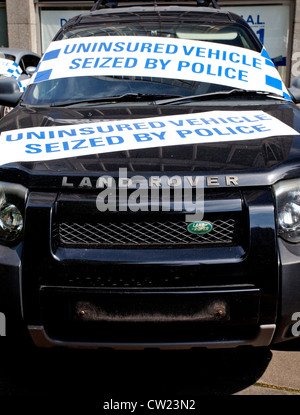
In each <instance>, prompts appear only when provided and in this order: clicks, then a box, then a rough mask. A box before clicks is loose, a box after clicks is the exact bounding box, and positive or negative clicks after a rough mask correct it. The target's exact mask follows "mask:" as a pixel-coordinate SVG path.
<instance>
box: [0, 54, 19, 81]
mask: <svg viewBox="0 0 300 415" xmlns="http://www.w3.org/2000/svg"><path fill="white" fill-rule="evenodd" d="M21 74H22V69H21V68H20V66H19V65H18V64H17V63H16V62H14V61H12V60H9V59H3V58H0V75H3V76H7V77H9V78H15V79H18V78H19V77H20V75H21Z"/></svg>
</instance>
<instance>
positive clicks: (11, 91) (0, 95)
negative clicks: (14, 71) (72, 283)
mask: <svg viewBox="0 0 300 415" xmlns="http://www.w3.org/2000/svg"><path fill="white" fill-rule="evenodd" d="M21 96H22V92H21V91H20V88H19V85H18V82H17V81H16V80H15V79H14V78H1V79H0V105H3V106H6V107H15V106H16V105H17V104H18V102H19V100H20V98H21Z"/></svg>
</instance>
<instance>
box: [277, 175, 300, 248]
mask: <svg viewBox="0 0 300 415" xmlns="http://www.w3.org/2000/svg"><path fill="white" fill-rule="evenodd" d="M274 191H275V197H276V208H277V233H278V235H279V236H280V237H281V238H283V239H285V240H286V241H288V242H293V243H299V242H300V180H298V179H295V180H287V181H282V182H279V183H277V184H276V185H275V186H274Z"/></svg>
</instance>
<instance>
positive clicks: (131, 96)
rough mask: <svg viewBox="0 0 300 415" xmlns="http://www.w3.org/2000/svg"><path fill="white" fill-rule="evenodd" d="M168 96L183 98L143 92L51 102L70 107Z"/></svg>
mask: <svg viewBox="0 0 300 415" xmlns="http://www.w3.org/2000/svg"><path fill="white" fill-rule="evenodd" d="M166 97H168V99H177V98H181V97H182V95H172V94H142V93H128V94H123V95H116V96H112V97H103V98H94V99H85V100H81V101H76V100H72V101H71V100H70V101H61V102H53V103H51V104H50V107H69V106H73V105H82V104H98V103H99V104H103V103H106V102H108V103H114V102H116V103H117V102H132V101H133V102H134V101H137V102H139V101H151V102H153V100H157V99H163V98H166Z"/></svg>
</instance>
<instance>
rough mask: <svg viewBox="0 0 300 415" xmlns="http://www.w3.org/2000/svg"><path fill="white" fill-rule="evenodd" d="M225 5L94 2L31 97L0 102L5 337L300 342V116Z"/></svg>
mask: <svg viewBox="0 0 300 415" xmlns="http://www.w3.org/2000/svg"><path fill="white" fill-rule="evenodd" d="M213 6H214V7H210V6H208V4H207V3H206V2H201V1H198V2H196V1H187V2H175V1H173V2H171V1H162V2H160V1H157V2H155V1H154V2H151V1H149V2H141V3H140V4H138V3H137V2H128V1H127V2H126V1H123V2H121V1H120V2H119V4H117V2H115V1H112V2H107V1H98V2H96V3H95V6H94V7H93V9H92V11H91V12H89V13H86V14H82V15H80V16H78V17H76V18H73V19H71V20H70V21H68V22H67V23H66V24H65V26H64V27H63V28H62V29H61V30H60V31H59V33H58V34H57V36H56V37H55V39H54V41H53V42H52V43H51V45H50V46H49V49H48V50H47V51H46V53H45V54H44V56H43V58H42V60H41V62H40V65H39V67H38V68H37V71H36V73H35V75H34V76H33V77H32V82H31V84H30V85H29V86H28V87H27V89H26V91H25V93H24V94H23V95H22V97H21V99H19V98H20V97H19V96H18V94H17V93H13V94H10V95H9V94H6V95H5V94H1V96H0V98H1V103H2V104H3V105H12V104H15V108H14V109H13V110H12V111H11V112H10V113H9V114H8V115H7V116H5V117H4V118H3V119H2V120H1V122H0V132H1V141H0V146H1V148H0V150H1V151H0V153H1V155H0V162H1V168H0V173H1V177H0V178H1V193H0V196H1V197H0V199H1V209H0V240H1V245H0V312H1V313H3V314H4V315H5V317H6V322H7V336H13V335H14V333H15V332H18V331H21V329H22V328H24V330H25V331H26V332H28V333H29V334H30V337H31V339H32V340H33V342H34V343H35V344H36V345H38V346H44V347H51V346H56V345H58V346H70V347H95V348H97V347H106V346H107V347H115V348H145V347H160V348H191V347H198V346H199V347H211V348H223V347H236V346H243V345H253V346H268V345H270V344H271V343H273V342H281V341H284V340H288V339H292V338H294V337H295V336H297V320H298V319H299V313H300V156H299V154H300V153H299V149H300V141H299V140H300V138H299V133H298V132H300V115H299V109H298V108H297V105H296V103H295V101H296V99H295V98H294V97H293V96H292V95H291V94H290V93H289V92H288V90H287V89H286V88H285V86H284V85H283V83H282V81H281V80H280V78H279V75H278V72H277V70H276V68H275V67H274V65H273V63H272V60H271V59H270V57H269V56H268V54H267V52H266V50H265V49H264V47H263V45H262V44H261V43H260V42H259V40H258V39H257V37H256V36H255V34H254V33H253V31H252V30H251V29H250V27H249V26H248V25H247V24H246V23H245V21H244V20H243V19H241V18H240V17H238V16H236V15H234V14H232V13H230V12H227V11H225V10H220V9H219V8H218V7H217V5H216V4H215V2H213ZM12 82H13V81H12ZM0 92H1V86H0ZM17 99H19V101H18V102H17ZM181 202H184V203H181ZM198 207H199V209H198ZM193 209H194V210H193Z"/></svg>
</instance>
